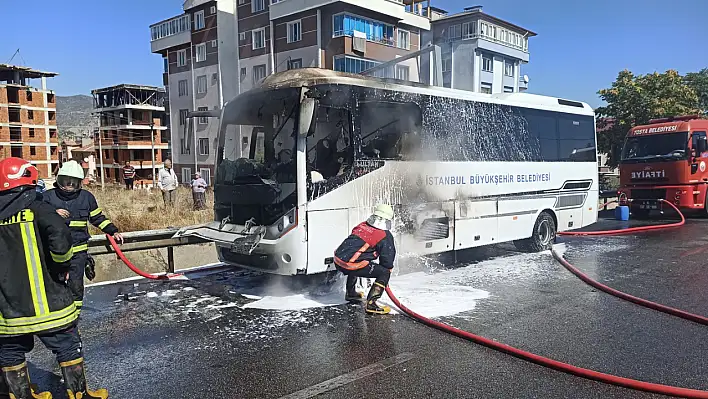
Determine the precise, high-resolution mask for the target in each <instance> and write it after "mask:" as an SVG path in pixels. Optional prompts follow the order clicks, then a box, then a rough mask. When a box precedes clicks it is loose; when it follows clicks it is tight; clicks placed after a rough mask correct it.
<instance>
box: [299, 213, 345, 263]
mask: <svg viewBox="0 0 708 399" xmlns="http://www.w3.org/2000/svg"><path fill="white" fill-rule="evenodd" d="M348 224H349V211H348V210H346V209H331V210H326V211H314V212H313V211H309V212H308V213H307V241H308V242H307V274H314V273H321V272H324V271H327V268H328V267H332V266H331V264H329V265H328V264H327V262H325V260H326V259H328V258H332V257H333V256H334V251H335V250H336V249H337V247H338V246H339V244H341V243H342V241H344V239H345V238H347V236H349V233H350V232H351V229H349V226H348Z"/></svg>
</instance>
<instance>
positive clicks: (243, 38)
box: [238, 32, 246, 42]
mask: <svg viewBox="0 0 708 399" xmlns="http://www.w3.org/2000/svg"><path fill="white" fill-rule="evenodd" d="M238 41H239V42H245V41H246V32H241V33H239V34H238Z"/></svg>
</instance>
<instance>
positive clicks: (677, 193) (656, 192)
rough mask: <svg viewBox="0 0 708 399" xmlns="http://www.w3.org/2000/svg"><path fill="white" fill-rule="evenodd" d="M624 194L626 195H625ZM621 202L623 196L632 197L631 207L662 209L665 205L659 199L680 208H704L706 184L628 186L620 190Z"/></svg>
mask: <svg viewBox="0 0 708 399" xmlns="http://www.w3.org/2000/svg"><path fill="white" fill-rule="evenodd" d="M623 194H624V195H623ZM619 196H620V204H621V205H622V200H621V199H622V197H623V196H626V198H627V199H631V200H632V201H631V203H630V204H629V205H630V207H632V208H634V209H643V210H653V209H656V210H662V209H663V208H664V206H662V205H663V204H662V203H661V202H659V201H656V200H658V199H663V200H665V201H668V202H671V203H672V204H674V205H676V206H677V207H678V208H679V209H683V210H688V209H703V208H704V207H705V199H706V185H705V184H701V185H670V186H652V187H627V188H621V189H620V190H619Z"/></svg>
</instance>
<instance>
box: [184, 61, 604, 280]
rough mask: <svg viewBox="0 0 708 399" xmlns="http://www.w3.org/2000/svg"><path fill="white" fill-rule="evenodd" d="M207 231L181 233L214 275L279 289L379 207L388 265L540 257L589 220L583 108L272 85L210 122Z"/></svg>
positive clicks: (332, 83) (321, 78) (287, 80)
mask: <svg viewBox="0 0 708 399" xmlns="http://www.w3.org/2000/svg"><path fill="white" fill-rule="evenodd" d="M220 124H221V128H220V136H219V143H218V155H217V158H218V159H217V167H216V178H215V187H214V194H215V209H214V211H215V221H214V222H213V223H210V224H207V225H202V226H193V227H189V228H185V229H183V230H182V231H180V232H179V233H178V234H177V236H183V235H196V236H200V237H202V238H207V239H209V240H212V241H214V242H215V243H216V245H217V251H218V254H219V258H220V259H221V260H222V261H223V262H226V263H229V264H234V265H239V266H245V267H247V268H252V269H257V270H261V271H265V272H270V273H275V274H281V275H302V274H314V273H321V272H325V271H328V270H333V269H334V267H333V261H332V257H333V252H334V250H335V249H336V248H337V246H338V245H339V244H340V243H341V241H342V240H343V239H344V238H346V237H347V236H348V235H349V234H350V232H351V230H352V228H353V227H354V226H355V225H356V224H358V223H360V222H361V221H363V220H365V219H366V218H367V217H368V216H369V214H370V213H371V212H372V209H373V207H374V206H375V205H376V204H377V203H379V202H385V203H389V204H391V205H392V206H393V207H394V209H395V215H396V217H395V220H394V236H395V237H396V244H397V251H398V252H399V253H408V254H416V255H430V254H439V253H444V252H450V251H458V250H464V249H468V248H472V247H478V246H483V245H489V244H496V243H502V242H509V241H513V242H514V243H515V244H516V246H517V247H518V248H519V249H522V250H526V251H540V250H544V249H548V248H550V246H551V245H552V242H553V239H554V237H555V234H556V232H557V231H563V230H570V229H577V228H580V227H583V226H587V225H589V224H592V223H594V222H595V221H596V220H597V204H598V174H597V156H596V155H593V156H582V157H578V156H577V154H578V149H587V150H586V151H583V152H592V154H595V147H596V144H595V141H596V138H595V118H594V112H593V110H592V109H591V108H590V106H588V105H587V104H584V103H580V102H575V101H568V100H563V99H558V98H554V97H545V96H538V95H530V94H524V93H504V94H502V93H500V94H492V95H490V94H481V93H473V92H468V91H461V90H453V89H446V88H441V87H431V86H426V85H422V84H417V83H411V82H404V81H398V80H391V79H379V78H372V77H366V76H362V75H354V74H348V73H342V72H335V71H331V70H324V69H314V68H313V69H310V68H306V69H297V70H290V71H286V72H282V73H277V74H274V75H271V76H269V77H268V78H266V79H265V80H264V81H263V82H262V84H261V85H260V86H259V87H257V88H255V89H253V90H251V91H248V92H245V93H242V94H241V95H239V96H238V97H236V98H235V99H233V100H232V101H230V102H228V103H227V104H226V105H225V106H224V108H223V110H222V113H221V120H220Z"/></svg>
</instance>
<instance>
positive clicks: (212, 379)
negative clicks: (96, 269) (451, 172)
mask: <svg viewBox="0 0 708 399" xmlns="http://www.w3.org/2000/svg"><path fill="white" fill-rule="evenodd" d="M617 225H622V223H621V222H615V221H601V222H599V223H598V224H597V225H596V226H595V228H597V229H601V228H615V226H617ZM706 233H708V220H701V219H692V220H689V222H688V223H687V225H686V226H684V227H682V228H680V229H676V230H672V231H660V232H651V233H645V234H641V235H633V236H620V237H604V238H603V237H601V238H563V239H559V242H561V243H564V244H565V246H566V257H567V259H568V260H569V261H570V262H571V263H573V264H575V265H576V266H578V267H579V268H581V269H582V270H584V271H586V272H587V273H589V274H590V275H591V276H593V277H595V278H597V279H599V280H600V281H602V282H605V283H606V284H608V285H610V286H612V287H614V288H617V289H620V290H623V291H626V292H628V293H630V294H634V295H637V296H640V297H644V298H646V299H650V300H654V301H657V302H660V303H663V304H666V305H670V306H674V307H678V308H680V309H684V310H687V311H690V312H694V313H698V314H702V315H708V290H706V287H708V270H707V269H706V266H705V264H706V261H705V260H706V259H707V258H708V237H707V234H706ZM524 256H528V255H520V254H518V253H516V252H514V251H512V250H511V247H509V246H500V247H494V248H488V249H485V250H482V251H475V252H474V253H473V254H470V255H469V259H466V261H467V262H471V264H472V266H469V264H470V263H467V266H455V267H448V268H444V269H443V268H438V269H437V270H436V271H435V273H444V272H445V270H448V271H450V270H459V269H460V268H462V267H467V268H469V269H465V270H473V269H474V268H475V267H476V265H479V267H480V268H483V267H486V266H484V265H488V264H489V263H485V260H487V259H489V258H490V257H491V258H492V259H494V260H495V262H496V263H494V265H499V264H502V265H503V264H504V262H505V260H507V259H508V260H509V262H511V261H512V260H513V261H514V262H515V263H514V264H515V265H516V264H518V267H516V266H514V267H515V269H514V272H513V273H508V272H506V271H505V270H508V269H504V267H501V268H500V269H498V273H468V274H466V276H467V277H465V279H464V284H470V285H473V286H474V288H477V289H481V290H485V291H488V292H489V293H490V295H489V296H488V297H487V298H484V299H480V300H478V302H477V305H476V306H475V307H474V309H473V310H469V311H466V312H463V313H460V314H456V315H454V316H448V317H441V318H439V319H440V320H443V321H446V322H449V323H450V324H453V325H455V326H456V327H459V328H463V329H465V330H468V331H471V332H474V333H476V334H480V335H483V336H485V337H488V338H492V339H495V340H497V341H500V342H503V343H506V344H509V345H512V346H516V347H518V348H522V349H525V350H528V351H531V352H534V353H537V354H541V355H544V356H548V357H551V358H553V359H556V360H560V361H564V362H568V363H571V364H574V365H576V366H581V367H586V368H590V369H594V370H597V371H602V372H606V373H611V374H616V375H620V376H624V377H629V378H635V379H639V380H643V381H649V382H656V383H663V384H669V385H677V386H681V387H688V388H695V389H704V390H708V379H706V370H708V340H706V337H707V336H708V335H707V333H708V330H706V327H705V326H700V325H697V324H694V323H691V322H688V321H685V320H682V319H678V318H676V317H672V316H669V315H665V314H662V313H658V312H656V311H652V310H649V309H645V308H642V307H639V306H636V305H633V304H631V303H627V302H624V301H622V300H619V299H617V298H614V297H612V296H609V295H607V294H604V293H602V292H597V291H595V290H594V289H592V288H591V287H589V286H587V285H585V284H584V283H582V282H581V281H580V280H578V279H576V278H575V277H574V276H572V275H571V274H570V273H569V272H567V271H566V270H565V269H563V268H562V267H561V266H560V265H558V264H557V263H555V262H554V261H553V259H552V258H551V257H550V255H548V256H545V257H543V256H538V255H537V256H535V258H534V260H533V265H532V266H525V265H524V263H523V262H521V263H519V259H525V258H523V257H524ZM487 262H488V261H487ZM529 265H531V263H529ZM490 270H491V269H490ZM460 281H462V280H460ZM395 282H396V278H394V279H393V280H392V287H394V288H395ZM278 284H288V282H284V281H282V280H281V279H273V278H270V277H267V276H261V275H258V274H256V273H251V272H246V271H241V270H227V271H222V272H218V273H214V274H210V275H207V276H203V277H201V278H198V279H190V280H186V281H171V282H146V281H144V280H140V281H135V282H123V283H116V284H111V285H104V286H95V287H90V288H89V289H88V293H87V300H86V301H85V305H84V306H85V307H84V312H83V314H82V321H81V330H82V334H83V337H84V345H85V349H86V358H87V362H88V367H89V369H88V378H89V380H90V382H91V385H94V386H95V385H101V386H103V387H106V388H108V389H109V392H110V393H111V397H112V398H204V397H219V398H282V397H285V396H287V395H291V396H288V397H289V398H308V397H313V395H315V394H319V396H317V397H318V398H345V397H380V398H651V397H661V396H658V395H650V394H647V393H643V392H636V391H632V390H628V389H624V388H620V387H614V386H609V385H604V384H601V383H598V382H594V381H589V380H585V379H582V378H578V377H574V376H571V375H567V374H564V373H561V372H558V371H553V370H550V369H546V368H544V367H541V366H538V365H535V364H532V363H528V362H525V361H523V360H520V359H517V358H514V357H511V356H508V355H505V354H502V353H499V352H496V351H493V350H491V349H488V348H485V347H482V346H479V345H476V344H473V343H470V342H467V341H463V340H461V339H458V338H455V337H453V336H450V335H447V334H445V333H443V332H440V331H437V330H434V329H431V328H429V327H426V326H423V325H421V324H418V323H416V322H414V321H412V320H410V319H408V318H406V317H405V316H402V315H388V316H378V317H377V316H365V315H364V314H363V311H362V309H361V308H360V307H358V306H356V305H338V306H329V307H320V308H313V309H308V310H294V311H283V312H277V311H273V310H260V309H250V308H242V307H241V306H242V305H245V304H247V303H249V302H251V301H252V299H249V298H247V297H244V296H243V295H242V294H243V293H244V292H248V290H250V289H252V288H253V287H258V286H264V285H268V286H275V285H278ZM460 284H463V283H462V282H460ZM430 295H431V297H430V300H431V301H434V300H435V298H434V297H433V296H434V293H431V294H430ZM421 299H422V300H424V301H425V300H427V299H426V298H418V300H421ZM414 310H415V309H414ZM30 362H31V365H32V369H31V372H32V378H33V381H34V382H37V383H38V384H39V385H40V386H42V387H43V388H45V389H46V388H47V387H51V391H52V393H53V394H54V395H55V397H56V398H64V397H65V396H64V395H65V394H64V393H63V389H62V388H61V386H60V383H59V381H60V380H59V377H58V370H57V368H56V366H55V365H54V362H53V358H52V355H51V353H49V352H48V351H47V350H45V349H44V348H42V347H41V344H38V345H37V349H36V350H35V351H34V352H33V353H32V354H31V355H30Z"/></svg>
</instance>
